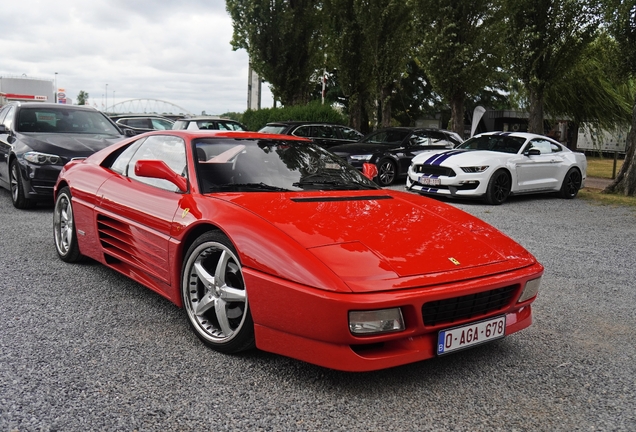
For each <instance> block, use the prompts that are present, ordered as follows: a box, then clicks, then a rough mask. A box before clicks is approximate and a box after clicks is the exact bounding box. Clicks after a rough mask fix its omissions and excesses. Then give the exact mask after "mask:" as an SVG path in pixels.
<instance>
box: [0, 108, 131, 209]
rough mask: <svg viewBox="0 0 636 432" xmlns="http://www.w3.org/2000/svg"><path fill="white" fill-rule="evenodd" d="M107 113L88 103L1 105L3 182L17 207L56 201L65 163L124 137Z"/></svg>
mask: <svg viewBox="0 0 636 432" xmlns="http://www.w3.org/2000/svg"><path fill="white" fill-rule="evenodd" d="M123 138H125V137H124V135H123V134H122V131H121V130H120V129H119V128H118V127H117V126H116V125H115V123H113V121H112V120H111V119H110V118H108V117H107V116H106V115H105V114H104V113H102V112H100V111H98V110H96V109H95V108H92V107H88V106H78V105H62V104H52V103H39V102H26V103H24V102H12V103H9V104H7V105H5V106H4V107H2V109H1V110H0V186H1V187H3V188H5V189H9V190H10V191H11V199H12V201H13V205H14V206H15V207H16V208H20V209H25V208H29V207H32V206H33V205H34V204H35V203H37V202H38V201H49V202H51V203H52V202H53V186H54V185H55V182H56V181H57V176H58V174H59V173H60V171H61V170H62V167H63V166H64V165H65V164H66V163H67V162H68V161H70V160H71V159H73V158H84V157H87V156H90V155H91V154H93V153H94V152H96V151H98V150H101V149H103V148H105V147H108V146H109V145H111V144H114V143H116V142H117V141H120V140H122V139H123Z"/></svg>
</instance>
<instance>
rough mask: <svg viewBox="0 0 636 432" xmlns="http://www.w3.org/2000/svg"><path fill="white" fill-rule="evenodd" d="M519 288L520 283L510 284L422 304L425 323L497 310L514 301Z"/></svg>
mask: <svg viewBox="0 0 636 432" xmlns="http://www.w3.org/2000/svg"><path fill="white" fill-rule="evenodd" d="M518 288H519V286H518V285H510V286H507V287H503V288H497V289H494V290H490V291H484V292H480V293H476V294H470V295H465V296H461V297H453V298H449V299H444V300H437V301H432V302H428V303H424V306H422V316H423V317H424V325H426V326H436V325H438V324H451V323H454V322H457V321H461V320H465V319H469V318H478V317H480V316H483V315H486V314H488V313H490V312H494V311H497V310H499V309H502V308H504V307H505V306H506V305H508V304H509V303H510V302H511V301H512V295H513V294H514V293H515V292H516V291H517V290H518Z"/></svg>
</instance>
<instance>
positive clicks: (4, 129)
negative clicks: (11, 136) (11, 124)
mask: <svg viewBox="0 0 636 432" xmlns="http://www.w3.org/2000/svg"><path fill="white" fill-rule="evenodd" d="M0 133H9V130H8V129H7V127H6V126H5V125H3V124H0Z"/></svg>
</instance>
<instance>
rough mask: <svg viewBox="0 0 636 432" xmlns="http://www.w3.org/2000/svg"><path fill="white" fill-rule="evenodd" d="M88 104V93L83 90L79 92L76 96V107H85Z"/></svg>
mask: <svg viewBox="0 0 636 432" xmlns="http://www.w3.org/2000/svg"><path fill="white" fill-rule="evenodd" d="M87 103H88V93H86V92H85V91H84V90H80V91H79V93H78V94H77V104H78V105H86V104H87Z"/></svg>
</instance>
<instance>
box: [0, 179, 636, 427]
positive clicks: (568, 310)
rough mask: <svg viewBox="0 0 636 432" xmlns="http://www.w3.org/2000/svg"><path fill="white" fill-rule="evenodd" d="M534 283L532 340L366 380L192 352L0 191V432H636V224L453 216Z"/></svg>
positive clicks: (157, 305) (634, 217)
mask: <svg viewBox="0 0 636 432" xmlns="http://www.w3.org/2000/svg"><path fill="white" fill-rule="evenodd" d="M453 205H457V206H459V207H461V208H462V209H464V210H466V211H468V212H469V213H472V214H475V215H477V216H478V217H480V218H483V219H485V220H486V221H488V222H490V223H492V224H493V225H495V226H496V227H498V228H499V229H501V230H502V231H504V232H505V233H507V234H508V235H509V236H511V237H513V238H514V239H515V240H517V241H519V242H520V243H522V244H523V245H524V246H526V248H528V249H529V250H530V251H531V252H532V253H534V254H535V255H536V256H537V258H538V259H539V260H540V261H541V262H542V263H543V264H544V265H545V266H546V274H545V277H544V279H543V285H542V288H541V291H540V294H539V298H538V299H537V301H536V302H535V303H534V305H535V307H534V314H535V322H534V324H533V325H532V326H531V327H530V328H528V329H526V330H524V331H522V332H520V333H517V334H514V335H511V336H509V337H507V338H505V339H503V340H501V341H497V342H494V343H491V344H488V345H484V346H480V347H477V348H474V349H471V350H467V351H464V352H461V353H457V354H453V355H450V356H447V357H444V358H439V359H434V360H429V361H425V362H420V363H417V364H412V365H408V366H404V367H398V368H394V369H390V370H384V371H379V372H373V373H361V374H350V373H342V372H335V371H331V370H327V369H323V368H320V367H316V366H312V365H309V364H306V363H302V362H299V361H295V360H291V359H288V358H284V357H280V356H276V355H272V354H267V353H263V352H258V351H254V352H250V353H247V354H243V355H239V356H228V355H223V354H218V353H216V352H214V351H211V350H210V349H207V348H206V347H204V346H203V345H202V344H201V343H200V342H199V341H198V339H197V338H196V337H195V336H194V335H193V334H192V333H191V331H190V330H189V328H188V325H187V322H186V318H185V316H184V314H183V312H182V311H181V310H179V309H177V308H176V307H174V306H173V305H172V304H171V303H169V302H168V301H166V300H164V299H163V298H161V297H159V296H158V295H156V294H154V293H152V292H151V291H149V290H147V289H145V288H143V287H142V286H140V285H138V284H136V283H134V282H131V281H129V280H127V279H126V278H125V277H123V276H120V275H119V274H117V273H115V272H114V271H111V270H109V269H106V268H105V267H103V266H101V265H98V264H95V263H89V264H82V265H72V264H65V263H63V262H62V261H60V260H59V259H58V258H57V256H56V253H55V250H54V246H53V243H52V233H51V225H52V208H51V207H48V208H46V207H39V208H37V209H34V210H30V211H18V210H16V209H14V208H13V207H12V205H11V202H10V198H9V194H8V192H6V191H4V190H0V217H1V220H2V229H1V230H0V245H1V246H0V296H1V297H0V322H1V323H2V327H1V331H0V431H93V430H94V431H133V430H136V431H154V430H174V431H223V430H235V431H244V430H250V431H253V430H256V431H291V430H305V431H315V430H319V431H429V430H430V431H445V430H449V431H450V430H453V431H495V430H502V431H513V430H514V431H573V430H580V431H634V430H636V360H635V359H636V336H635V332H636V313H635V312H634V307H635V306H636V282H635V281H636V265H635V264H636V252H635V249H634V245H636V212H635V211H634V210H630V209H625V208H613V207H601V206H597V205H594V204H591V203H589V202H586V201H584V200H580V199H575V200H571V201H568V200H561V199H558V198H555V197H531V198H513V199H511V200H510V202H508V203H506V204H504V205H502V206H499V207H489V206H485V205H481V204H472V203H461V204H453Z"/></svg>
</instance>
